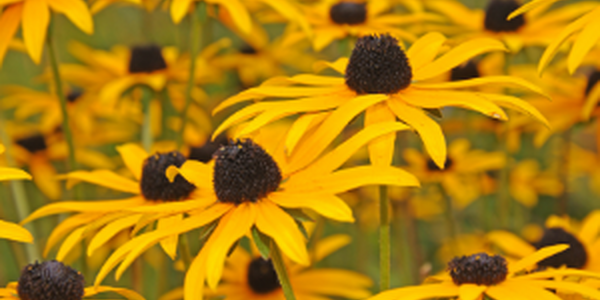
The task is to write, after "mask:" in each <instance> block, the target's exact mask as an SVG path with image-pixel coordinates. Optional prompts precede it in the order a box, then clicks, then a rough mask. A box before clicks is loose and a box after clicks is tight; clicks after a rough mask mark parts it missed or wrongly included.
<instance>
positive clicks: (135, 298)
mask: <svg viewBox="0 0 600 300" xmlns="http://www.w3.org/2000/svg"><path fill="white" fill-rule="evenodd" d="M104 292H115V293H117V294H119V295H121V296H123V297H125V298H127V299H129V300H145V298H144V297H143V296H142V295H140V294H138V293H137V292H135V291H132V290H129V289H125V288H115V287H111V286H91V287H87V288H85V290H84V292H83V296H84V297H91V296H94V295H97V294H99V293H104Z"/></svg>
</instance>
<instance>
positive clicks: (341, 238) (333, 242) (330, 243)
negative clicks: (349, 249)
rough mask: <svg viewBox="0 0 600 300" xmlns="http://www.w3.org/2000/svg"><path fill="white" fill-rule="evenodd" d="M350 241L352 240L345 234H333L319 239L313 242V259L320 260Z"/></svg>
mask: <svg viewBox="0 0 600 300" xmlns="http://www.w3.org/2000/svg"><path fill="white" fill-rule="evenodd" d="M350 242H352V238H351V237H350V236H348V235H346V234H334V235H330V236H327V237H324V238H322V239H320V240H319V242H318V243H316V244H315V249H314V261H321V260H322V259H323V258H325V257H327V256H329V254H331V253H333V252H335V251H337V250H339V249H340V248H342V247H344V246H346V245H348V244H350Z"/></svg>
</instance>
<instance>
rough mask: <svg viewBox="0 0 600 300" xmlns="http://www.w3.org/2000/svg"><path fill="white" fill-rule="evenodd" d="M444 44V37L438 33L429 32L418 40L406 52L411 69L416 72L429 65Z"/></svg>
mask: <svg viewBox="0 0 600 300" xmlns="http://www.w3.org/2000/svg"><path fill="white" fill-rule="evenodd" d="M445 42H446V37H445V36H444V35H442V34H441V33H439V32H430V33H428V34H426V35H424V36H422V37H421V38H420V39H418V40H417V41H416V42H415V43H414V44H413V45H412V46H410V48H409V49H408V50H407V51H406V56H407V57H408V61H409V62H410V66H411V68H412V69H413V70H418V69H420V68H422V67H423V66H425V65H427V64H429V63H431V62H432V61H433V60H434V59H435V57H436V56H437V54H438V52H439V51H440V48H441V47H442V45H443V44H444V43H445Z"/></svg>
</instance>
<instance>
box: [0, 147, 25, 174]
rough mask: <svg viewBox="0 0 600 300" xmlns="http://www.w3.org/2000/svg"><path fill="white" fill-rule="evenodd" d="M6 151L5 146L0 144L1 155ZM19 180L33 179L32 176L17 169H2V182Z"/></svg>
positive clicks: (0, 170) (0, 168) (0, 171)
mask: <svg viewBox="0 0 600 300" xmlns="http://www.w3.org/2000/svg"><path fill="white" fill-rule="evenodd" d="M5 150H6V148H4V145H2V144H0V154H2V153H4V151H5ZM18 179H31V175H29V174H27V172H25V171H23V170H19V169H16V168H7V167H0V181H4V180H18Z"/></svg>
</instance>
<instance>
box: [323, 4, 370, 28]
mask: <svg viewBox="0 0 600 300" xmlns="http://www.w3.org/2000/svg"><path fill="white" fill-rule="evenodd" d="M329 17H330V18H331V20H332V21H333V22H334V23H336V24H340V25H342V24H348V25H355V24H362V23H364V22H365V20H366V19H367V4H366V3H356V2H346V1H342V2H340V3H337V4H335V5H333V6H332V7H331V9H330V10H329Z"/></svg>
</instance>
